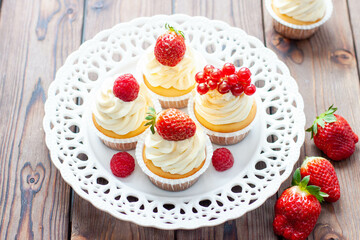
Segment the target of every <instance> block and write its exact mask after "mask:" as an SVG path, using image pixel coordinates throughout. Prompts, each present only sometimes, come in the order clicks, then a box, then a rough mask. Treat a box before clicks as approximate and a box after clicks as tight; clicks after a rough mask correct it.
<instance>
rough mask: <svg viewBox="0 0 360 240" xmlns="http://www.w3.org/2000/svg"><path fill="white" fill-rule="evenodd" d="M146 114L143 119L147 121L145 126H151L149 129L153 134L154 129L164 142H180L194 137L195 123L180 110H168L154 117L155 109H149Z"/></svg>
mask: <svg viewBox="0 0 360 240" xmlns="http://www.w3.org/2000/svg"><path fill="white" fill-rule="evenodd" d="M148 114H149V115H148V116H146V118H145V119H146V120H148V122H147V123H146V124H145V126H148V125H151V126H150V129H151V132H152V133H153V134H154V133H155V128H156V130H157V132H158V134H159V135H160V136H161V137H162V138H164V139H165V140H168V141H181V140H185V139H188V138H191V137H192V136H194V135H195V131H196V125H195V122H194V121H193V120H192V119H191V118H190V117H189V115H187V114H186V113H184V112H182V111H180V110H177V109H175V108H169V109H166V110H165V111H163V112H161V113H160V114H159V116H156V112H155V109H154V108H152V107H149V112H148ZM154 127H155V128H154Z"/></svg>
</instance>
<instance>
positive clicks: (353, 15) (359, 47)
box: [348, 0, 360, 73]
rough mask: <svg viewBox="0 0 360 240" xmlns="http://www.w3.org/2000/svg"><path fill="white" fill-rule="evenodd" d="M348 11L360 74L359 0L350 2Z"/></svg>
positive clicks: (350, 0) (349, 0)
mask: <svg viewBox="0 0 360 240" xmlns="http://www.w3.org/2000/svg"><path fill="white" fill-rule="evenodd" d="M348 11H349V18H350V23H351V29H352V32H353V39H354V46H355V50H356V57H357V64H358V70H359V73H360V61H359V59H360V28H359V23H360V15H359V11H360V2H359V1H357V0H348Z"/></svg>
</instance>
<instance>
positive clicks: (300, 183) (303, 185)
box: [291, 168, 329, 203]
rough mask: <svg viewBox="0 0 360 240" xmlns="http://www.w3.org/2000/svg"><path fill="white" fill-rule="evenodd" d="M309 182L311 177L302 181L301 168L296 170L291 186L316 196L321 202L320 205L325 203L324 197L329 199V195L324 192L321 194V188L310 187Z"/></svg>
mask: <svg viewBox="0 0 360 240" xmlns="http://www.w3.org/2000/svg"><path fill="white" fill-rule="evenodd" d="M309 180H310V176H306V177H304V178H303V179H301V174H300V168H298V169H296V170H295V173H294V176H293V180H292V182H291V185H292V186H299V187H300V189H301V190H302V191H304V192H306V193H309V194H311V195H314V196H315V197H316V198H317V200H319V202H320V203H321V202H323V201H324V197H328V196H329V195H328V194H326V193H324V192H321V191H320V187H318V186H315V185H308V183H309Z"/></svg>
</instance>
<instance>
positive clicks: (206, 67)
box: [204, 65, 214, 77]
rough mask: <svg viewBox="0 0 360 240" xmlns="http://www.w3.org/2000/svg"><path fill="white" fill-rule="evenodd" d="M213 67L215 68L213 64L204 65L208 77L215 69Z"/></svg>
mask: <svg viewBox="0 0 360 240" xmlns="http://www.w3.org/2000/svg"><path fill="white" fill-rule="evenodd" d="M213 69H214V66H213V65H206V66H205V67H204V75H205V76H206V77H208V76H210V74H211V72H212V71H213Z"/></svg>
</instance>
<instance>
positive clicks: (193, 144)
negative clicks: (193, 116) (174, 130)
mask: <svg viewBox="0 0 360 240" xmlns="http://www.w3.org/2000/svg"><path fill="white" fill-rule="evenodd" d="M205 141H206V136H205V134H204V133H203V131H202V130H201V128H199V127H197V128H196V133H195V135H194V136H192V137H191V138H188V139H185V140H182V141H167V140H165V139H163V138H162V137H161V136H160V135H159V134H158V133H157V132H155V134H151V133H150V134H148V135H147V137H146V138H145V157H146V158H147V159H149V160H151V161H152V163H153V164H154V165H155V166H157V167H160V168H161V169H162V170H163V171H164V172H169V173H171V174H185V173H188V172H190V171H191V170H192V169H194V168H197V167H199V166H200V165H201V163H202V162H203V161H204V160H205V158H206V151H205V149H206V146H205Z"/></svg>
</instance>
